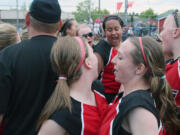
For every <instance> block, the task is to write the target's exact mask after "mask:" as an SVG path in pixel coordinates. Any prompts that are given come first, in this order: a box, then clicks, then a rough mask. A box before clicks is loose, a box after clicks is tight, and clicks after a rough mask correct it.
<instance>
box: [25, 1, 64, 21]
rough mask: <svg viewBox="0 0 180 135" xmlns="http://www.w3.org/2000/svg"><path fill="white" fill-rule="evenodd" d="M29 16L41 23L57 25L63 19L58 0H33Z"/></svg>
mask: <svg viewBox="0 0 180 135" xmlns="http://www.w3.org/2000/svg"><path fill="white" fill-rule="evenodd" d="M29 14H30V15H31V16H32V17H33V18H35V19H37V20H38V21H40V22H44V23H57V22H58V21H59V20H60V19H61V17H60V16H61V8H60V5H59V2H58V0H33V2H32V3H31V6H30V10H29Z"/></svg>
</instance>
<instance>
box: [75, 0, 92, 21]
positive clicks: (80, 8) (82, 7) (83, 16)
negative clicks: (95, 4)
mask: <svg viewBox="0 0 180 135" xmlns="http://www.w3.org/2000/svg"><path fill="white" fill-rule="evenodd" d="M89 4H90V0H85V1H83V2H80V3H79V4H78V5H77V7H76V8H77V11H76V12H73V15H74V16H75V19H76V20H77V21H78V22H82V21H84V20H88V15H89V7H90V5H89Z"/></svg>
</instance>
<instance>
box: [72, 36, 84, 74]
mask: <svg viewBox="0 0 180 135" xmlns="http://www.w3.org/2000/svg"><path fill="white" fill-rule="evenodd" d="M74 38H75V39H76V40H77V41H78V43H79V45H80V48H81V60H80V63H79V65H78V66H77V68H76V72H77V71H78V70H79V69H80V67H81V65H82V63H83V61H84V58H85V46H84V43H83V41H82V39H81V38H80V37H74Z"/></svg>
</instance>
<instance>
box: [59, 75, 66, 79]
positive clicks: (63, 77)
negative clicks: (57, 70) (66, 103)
mask: <svg viewBox="0 0 180 135" xmlns="http://www.w3.org/2000/svg"><path fill="white" fill-rule="evenodd" d="M58 80H67V77H66V76H64V75H60V76H59V77H58Z"/></svg>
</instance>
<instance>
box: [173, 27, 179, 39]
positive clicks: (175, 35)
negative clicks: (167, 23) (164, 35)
mask: <svg viewBox="0 0 180 135" xmlns="http://www.w3.org/2000/svg"><path fill="white" fill-rule="evenodd" d="M173 37H174V38H178V37H180V28H176V29H175V31H174V33H173Z"/></svg>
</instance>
